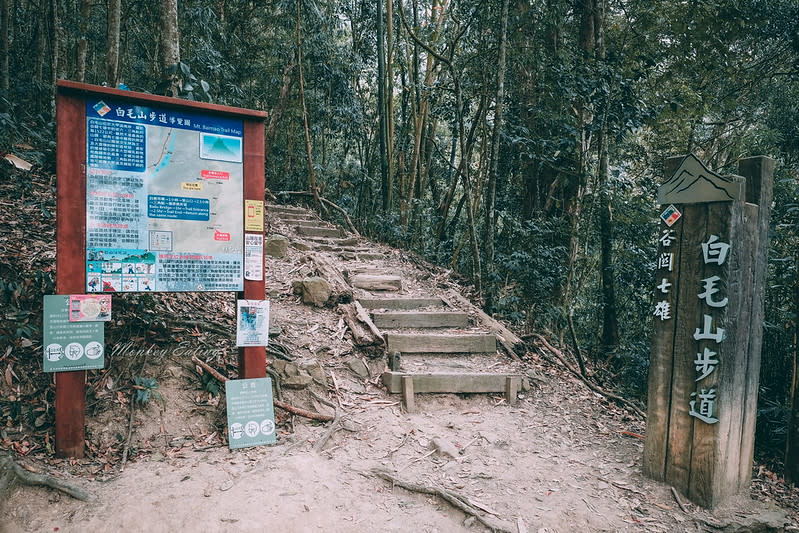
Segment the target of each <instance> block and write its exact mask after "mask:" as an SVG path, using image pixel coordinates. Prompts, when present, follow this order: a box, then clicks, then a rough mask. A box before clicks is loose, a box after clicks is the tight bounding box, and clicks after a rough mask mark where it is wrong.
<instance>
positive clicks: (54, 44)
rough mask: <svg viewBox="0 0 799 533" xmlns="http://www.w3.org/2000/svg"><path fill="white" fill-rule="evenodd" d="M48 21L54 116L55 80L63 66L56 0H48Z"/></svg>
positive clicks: (53, 111)
mask: <svg viewBox="0 0 799 533" xmlns="http://www.w3.org/2000/svg"><path fill="white" fill-rule="evenodd" d="M50 23H51V27H50V43H51V48H52V49H51V53H50V55H51V57H52V61H51V64H50V87H51V101H50V110H51V111H52V114H53V116H55V87H56V80H57V79H58V73H59V70H61V69H62V68H63V65H61V21H60V20H59V18H58V0H50Z"/></svg>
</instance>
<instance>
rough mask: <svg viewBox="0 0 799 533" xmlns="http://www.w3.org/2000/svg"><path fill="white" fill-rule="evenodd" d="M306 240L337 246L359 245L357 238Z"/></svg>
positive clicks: (315, 238) (310, 238)
mask: <svg viewBox="0 0 799 533" xmlns="http://www.w3.org/2000/svg"><path fill="white" fill-rule="evenodd" d="M305 240H307V241H311V242H315V243H319V244H327V245H335V246H353V245H356V244H358V238H357V237H343V238H332V239H331V238H330V237H313V236H310V237H306V238H305Z"/></svg>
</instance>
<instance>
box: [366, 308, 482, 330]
mask: <svg viewBox="0 0 799 533" xmlns="http://www.w3.org/2000/svg"><path fill="white" fill-rule="evenodd" d="M372 321H373V322H374V323H375V326H377V327H378V328H387V329H398V328H466V327H469V315H468V313H464V312H462V311H451V312H435V311H422V312H418V311H417V312H407V311H406V312H387V313H386V312H378V313H372Z"/></svg>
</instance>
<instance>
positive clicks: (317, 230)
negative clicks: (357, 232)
mask: <svg viewBox="0 0 799 533" xmlns="http://www.w3.org/2000/svg"><path fill="white" fill-rule="evenodd" d="M294 230H295V231H296V232H297V233H298V234H300V235H304V236H308V237H343V236H344V232H343V231H341V230H340V229H338V228H325V227H318V226H294Z"/></svg>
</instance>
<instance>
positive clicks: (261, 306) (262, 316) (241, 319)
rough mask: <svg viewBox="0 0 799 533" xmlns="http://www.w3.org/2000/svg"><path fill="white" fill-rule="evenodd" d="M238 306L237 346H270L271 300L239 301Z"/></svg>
mask: <svg viewBox="0 0 799 533" xmlns="http://www.w3.org/2000/svg"><path fill="white" fill-rule="evenodd" d="M236 304H237V305H236V346H268V345H269V300H238V301H237V302H236Z"/></svg>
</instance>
